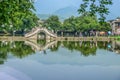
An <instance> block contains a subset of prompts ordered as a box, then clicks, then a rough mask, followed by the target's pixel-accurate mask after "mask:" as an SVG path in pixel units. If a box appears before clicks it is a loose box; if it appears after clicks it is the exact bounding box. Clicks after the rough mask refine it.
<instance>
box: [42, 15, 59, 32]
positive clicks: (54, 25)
mask: <svg viewBox="0 0 120 80" xmlns="http://www.w3.org/2000/svg"><path fill="white" fill-rule="evenodd" d="M43 26H45V27H46V28H48V29H52V30H54V31H57V30H59V29H60V27H61V22H60V21H59V18H58V16H55V15H52V16H50V17H49V18H48V19H47V20H46V21H45V22H44V24H43Z"/></svg>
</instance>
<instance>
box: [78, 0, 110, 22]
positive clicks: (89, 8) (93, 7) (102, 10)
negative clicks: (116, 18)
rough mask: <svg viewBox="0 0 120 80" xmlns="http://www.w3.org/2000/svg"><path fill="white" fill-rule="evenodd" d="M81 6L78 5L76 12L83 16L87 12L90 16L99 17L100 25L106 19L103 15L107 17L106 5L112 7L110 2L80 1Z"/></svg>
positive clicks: (106, 0) (105, 0) (101, 0)
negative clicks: (81, 2)
mask: <svg viewBox="0 0 120 80" xmlns="http://www.w3.org/2000/svg"><path fill="white" fill-rule="evenodd" d="M82 1H83V4H81V5H80V9H78V12H79V13H80V14H85V13H86V12H89V13H90V15H91V16H94V15H97V14H98V15H99V16H100V18H99V21H100V23H102V22H104V20H105V19H106V17H105V15H108V13H109V8H108V7H107V6H108V5H112V0H82Z"/></svg>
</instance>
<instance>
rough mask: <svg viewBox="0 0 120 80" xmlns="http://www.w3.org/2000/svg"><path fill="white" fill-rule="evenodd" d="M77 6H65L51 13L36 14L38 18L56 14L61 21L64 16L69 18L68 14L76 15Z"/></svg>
mask: <svg viewBox="0 0 120 80" xmlns="http://www.w3.org/2000/svg"><path fill="white" fill-rule="evenodd" d="M77 9H78V8H77V7H74V6H68V7H65V8H61V9H58V10H56V11H55V12H53V13H52V14H38V15H37V16H38V17H39V18H40V19H47V18H48V17H50V16H51V15H57V16H58V17H59V18H60V21H63V20H64V19H66V18H69V17H70V16H77V15H78V14H77V13H78V12H77Z"/></svg>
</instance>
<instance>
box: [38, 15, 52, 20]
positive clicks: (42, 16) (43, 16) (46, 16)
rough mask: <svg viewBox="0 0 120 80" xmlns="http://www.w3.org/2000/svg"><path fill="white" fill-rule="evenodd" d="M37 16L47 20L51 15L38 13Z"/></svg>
mask: <svg viewBox="0 0 120 80" xmlns="http://www.w3.org/2000/svg"><path fill="white" fill-rule="evenodd" d="M37 16H38V18H40V19H43V20H45V19H47V18H49V17H50V16H51V15H50V14H37Z"/></svg>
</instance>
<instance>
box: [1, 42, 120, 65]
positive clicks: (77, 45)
mask: <svg viewBox="0 0 120 80" xmlns="http://www.w3.org/2000/svg"><path fill="white" fill-rule="evenodd" d="M60 47H63V48H66V49H68V50H70V51H71V52H72V51H78V52H79V53H80V54H81V55H83V56H86V57H87V56H90V55H93V56H95V55H96V51H97V49H103V50H107V51H112V52H116V53H119V54H120V42H118V41H113V42H107V41H106V42H102V41H101V42H94V41H89V42H84V41H77V42H74V41H62V42H61V41H52V42H51V41H45V40H38V41H21V42H18V41H0V64H4V62H5V61H6V60H7V58H10V57H11V55H12V56H14V57H17V58H24V57H27V56H28V55H32V54H35V53H36V51H37V52H39V51H43V53H44V54H47V52H46V50H48V49H49V50H50V51H52V52H57V51H58V50H59V48H60Z"/></svg>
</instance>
